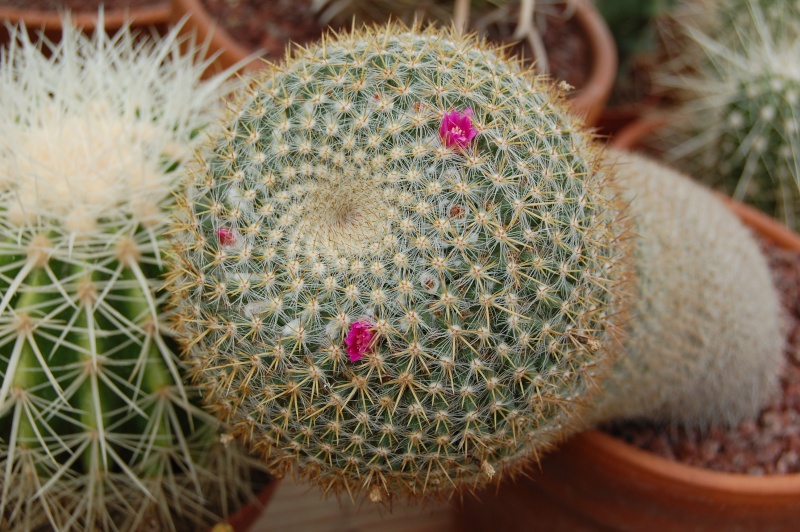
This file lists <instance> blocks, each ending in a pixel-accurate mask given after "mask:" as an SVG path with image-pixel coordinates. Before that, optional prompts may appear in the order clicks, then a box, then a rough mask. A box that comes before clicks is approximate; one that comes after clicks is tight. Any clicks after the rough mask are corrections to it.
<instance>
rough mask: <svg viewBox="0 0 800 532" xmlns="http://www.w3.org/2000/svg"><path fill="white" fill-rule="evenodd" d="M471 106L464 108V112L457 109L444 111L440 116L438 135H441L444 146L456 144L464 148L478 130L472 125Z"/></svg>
mask: <svg viewBox="0 0 800 532" xmlns="http://www.w3.org/2000/svg"><path fill="white" fill-rule="evenodd" d="M471 119H472V108H471V107H467V108H466V109H464V114H461V113H459V112H458V111H455V110H453V111H450V112H446V113H445V114H444V116H443V117H442V125H441V127H440V128H439V136H440V137H442V140H443V141H444V144H445V146H447V147H448V148H450V147H451V146H457V147H459V148H466V147H467V145H468V144H469V143H470V141H471V140H472V139H474V138H475V135H477V134H478V130H477V129H475V128H474V127H472V120H471Z"/></svg>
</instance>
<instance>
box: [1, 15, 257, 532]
mask: <svg viewBox="0 0 800 532" xmlns="http://www.w3.org/2000/svg"><path fill="white" fill-rule="evenodd" d="M177 35H178V34H177V30H173V31H171V32H170V33H169V34H168V35H166V36H165V37H163V38H152V39H147V38H143V37H141V36H136V35H134V34H133V33H132V32H131V31H130V29H129V28H124V29H123V30H121V31H120V32H119V33H118V34H117V35H115V36H112V37H109V36H107V35H106V34H105V33H104V31H103V26H102V23H101V25H100V27H99V29H98V30H97V31H96V32H95V33H94V35H93V37H87V36H86V35H84V34H82V33H81V31H80V30H79V29H76V28H75V27H73V26H72V24H71V22H70V21H69V19H66V20H65V21H64V33H63V38H62V40H61V41H60V42H58V43H50V42H46V43H45V44H35V43H33V42H31V41H30V40H29V38H28V34H27V32H26V31H25V30H24V28H12V29H11V37H12V40H11V44H10V46H9V47H8V48H7V49H5V50H4V51H3V52H2V60H0V374H2V386H1V387H0V486H1V488H0V489H1V491H2V498H1V499H0V522H2V525H1V527H2V529H3V530H38V529H44V528H50V527H52V528H54V529H57V530H98V529H102V530H145V529H147V530H150V529H153V530H175V529H188V530H197V529H198V527H202V526H208V525H210V524H212V523H214V522H215V521H217V520H219V519H220V518H221V516H223V515H225V514H227V513H228V512H230V511H232V510H234V509H236V508H237V507H238V506H239V505H240V504H241V503H242V502H243V501H245V500H247V499H248V498H249V497H251V496H252V489H253V487H254V484H253V481H254V480H255V479H254V478H251V473H257V472H258V471H261V475H262V476H264V475H265V473H264V468H263V466H260V465H257V464H258V462H257V461H255V460H254V459H252V458H251V457H250V456H249V455H248V454H247V453H246V452H245V451H244V450H243V449H242V448H241V447H240V446H239V445H237V444H233V443H230V442H229V441H228V440H226V436H225V435H221V432H220V430H221V426H220V423H219V421H218V420H217V419H216V418H214V417H213V416H210V415H209V414H207V413H205V412H203V411H202V410H201V409H200V408H199V407H198V403H199V401H198V398H199V395H198V393H197V391H196V390H195V389H194V388H192V387H189V386H185V385H184V384H183V382H184V381H183V378H184V377H183V375H182V373H183V370H184V369H185V368H184V366H183V364H182V363H181V361H180V358H179V357H178V356H177V355H176V353H175V352H174V351H173V349H172V347H170V346H171V345H174V340H172V339H170V338H168V337H165V336H163V335H164V334H167V333H169V330H168V327H167V325H166V319H165V313H164V312H163V310H162V308H163V306H164V296H163V295H162V292H160V291H159V290H158V288H159V286H160V285H161V284H162V280H161V279H160V277H161V275H162V269H161V267H162V261H161V253H162V252H163V249H164V247H165V235H164V230H165V227H166V224H167V217H166V214H165V210H166V209H167V208H168V206H169V205H170V204H171V202H172V196H171V195H172V189H173V188H174V186H175V183H176V182H177V181H179V180H180V177H179V176H180V175H181V172H180V170H181V168H182V166H183V163H184V160H185V159H186V158H187V157H188V156H189V155H190V154H191V150H192V146H193V145H194V144H195V143H196V139H197V138H199V137H198V135H197V132H198V131H199V130H200V129H201V128H203V127H205V126H206V125H207V124H208V123H209V121H210V120H211V118H210V117H211V116H212V110H213V109H215V108H220V107H222V105H221V102H220V98H221V97H222V96H223V95H225V94H226V93H227V92H229V90H230V86H228V85H227V84H226V82H225V79H226V75H225V74H223V75H219V76H216V77H214V78H212V79H210V80H208V81H201V80H200V77H201V75H202V73H203V71H204V69H205V67H206V66H207V63H203V62H201V61H199V60H198V59H197V58H198V57H200V55H199V54H201V53H202V52H203V51H204V50H203V49H201V48H198V47H197V46H195V45H193V44H191V43H187V46H188V54H187V55H181V54H180V50H179V48H180V45H181V40H180V39H179V38H178V37H177ZM221 437H222V441H221V440H220V438H221Z"/></svg>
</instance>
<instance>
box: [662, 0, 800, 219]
mask: <svg viewBox="0 0 800 532" xmlns="http://www.w3.org/2000/svg"><path fill="white" fill-rule="evenodd" d="M738 4H744V5H743V6H742V7H741V8H740V9H739V10H738V11H731V13H735V16H734V15H731V14H729V13H728V10H725V13H726V14H722V13H719V14H718V15H719V17H720V19H719V20H723V21H724V22H723V23H721V22H719V20H718V21H717V24H718V26H713V27H712V28H711V29H709V30H708V32H707V33H703V32H702V31H700V30H699V29H698V28H697V27H695V26H693V25H690V24H689V23H687V29H686V32H687V33H688V34H689V35H690V36H691V37H692V38H693V39H694V40H695V41H696V43H697V44H695V45H694V46H690V47H688V49H687V50H686V51H685V52H684V54H685V57H684V58H683V59H682V60H681V61H679V64H682V65H687V64H688V65H690V66H691V67H692V69H693V73H691V74H690V75H685V76H673V77H672V78H671V79H669V80H668V81H667V83H668V84H671V85H672V86H674V87H676V88H679V89H680V90H681V91H682V92H683V93H684V94H685V97H686V100H687V101H686V102H685V103H684V104H683V107H682V108H681V109H680V110H679V111H678V112H677V113H674V114H673V115H672V116H673V117H674V119H673V120H672V125H671V127H670V128H669V129H668V130H667V131H666V133H665V134H663V135H661V136H660V138H661V139H662V140H664V141H665V142H667V143H668V145H671V146H672V147H671V148H670V151H669V153H668V157H669V160H671V161H672V162H674V163H676V164H677V165H678V166H679V167H680V168H682V169H685V170H686V171H687V172H688V173H690V174H691V175H696V176H698V177H700V176H703V177H704V180H705V181H706V182H707V183H709V184H710V185H712V186H715V187H718V188H721V189H722V190H723V191H725V192H726V193H728V194H729V195H732V196H733V197H734V198H736V199H739V200H742V201H745V202H747V203H751V204H753V205H755V206H757V207H758V208H760V209H761V210H764V211H765V212H767V213H769V214H774V215H775V216H777V217H779V218H781V219H783V220H784V221H785V222H786V223H787V224H788V225H789V226H791V227H793V228H795V229H797V228H798V224H799V223H800V188H799V187H800V170H799V169H800V162H798V146H800V132H798V131H799V128H798V114H800V69H798V67H797V57H798V56H800V31H798V30H800V23H798V22H797V20H798V16H800V10H798V9H799V7H800V6H799V5H798V4H797V2H795V1H789V0H786V1H783V2H776V4H780V5H781V6H783V10H782V11H781V12H780V14H779V13H778V12H776V11H775V10H774V9H773V7H774V6H766V5H765V6H764V7H763V9H762V4H767V3H766V2H755V1H753V0H748V1H747V2H738ZM715 12H716V11H715ZM698 45H699V46H698ZM698 48H699V49H700V50H701V53H698V52H697V49H698Z"/></svg>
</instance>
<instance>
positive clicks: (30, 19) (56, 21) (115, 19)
mask: <svg viewBox="0 0 800 532" xmlns="http://www.w3.org/2000/svg"><path fill="white" fill-rule="evenodd" d="M67 11H69V10H68V9H67V10H60V11H53V10H36V9H19V8H14V7H0V19H4V20H6V21H8V22H11V23H12V24H16V23H19V22H24V23H25V26H26V27H27V28H28V29H29V30H36V29H39V28H42V27H44V28H46V29H48V30H60V29H61V28H62V26H61V16H62V13H64V12H67ZM170 13H171V7H170V5H169V2H162V3H161V4H160V5H153V6H144V7H128V8H121V9H111V10H105V11H104V12H103V20H104V26H105V28H106V29H107V30H108V29H117V28H121V27H122V26H123V25H124V24H126V23H128V22H133V23H135V25H136V26H149V25H157V24H163V23H165V22H167V21H168V20H169V17H170ZM71 17H72V22H73V23H74V24H75V25H76V26H80V27H82V28H83V29H84V30H92V29H94V28H95V27H96V26H97V13H96V12H94V11H92V12H75V11H73V12H72V14H71Z"/></svg>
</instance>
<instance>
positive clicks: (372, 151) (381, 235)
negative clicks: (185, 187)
mask: <svg viewBox="0 0 800 532" xmlns="http://www.w3.org/2000/svg"><path fill="white" fill-rule="evenodd" d="M560 99H561V98H560V96H559V95H558V94H556V93H555V92H553V91H552V89H551V87H550V85H549V84H547V83H545V82H544V81H543V80H540V79H533V77H532V76H528V75H525V74H524V73H523V72H522V71H521V69H520V67H519V65H517V64H516V63H511V62H508V61H506V60H504V59H502V58H501V57H500V56H499V55H498V54H497V53H496V52H495V51H494V50H492V49H489V48H488V47H487V46H486V45H485V44H484V43H479V42H478V41H476V40H475V39H472V38H463V37H458V36H456V35H455V34H452V33H449V32H444V33H437V32H435V31H433V30H431V31H428V32H425V33H422V34H418V33H414V32H407V31H403V30H402V29H400V28H396V27H395V28H391V27H390V28H388V29H380V30H375V31H373V30H363V31H361V32H357V33H355V34H353V35H344V36H340V37H339V38H338V40H335V41H334V40H328V41H324V42H323V43H322V44H321V45H318V46H315V47H312V48H310V49H308V50H304V51H300V52H298V55H297V56H296V57H294V58H293V59H292V60H291V61H290V62H289V63H288V64H286V65H282V66H275V67H272V68H271V69H269V70H267V72H266V73H264V74H263V75H262V76H261V77H260V79H258V80H257V81H256V82H254V83H253V84H252V86H251V88H250V90H249V92H248V93H247V94H246V95H245V96H243V100H242V101H241V102H240V103H239V104H238V105H236V106H235V107H234V108H233V109H232V111H231V112H230V116H229V119H228V120H227V122H226V127H225V130H224V133H222V134H220V135H218V136H216V137H214V138H213V139H211V141H210V144H209V146H208V147H207V149H205V150H204V151H203V152H202V161H201V163H200V164H199V165H198V167H197V168H196V169H195V170H194V172H193V174H192V179H191V182H190V184H189V191H188V193H187V197H186V198H185V204H186V205H185V213H184V217H183V220H182V222H181V223H180V224H179V225H178V231H177V233H178V237H177V238H178V239H179V243H178V245H177V255H178V260H177V264H176V270H175V273H174V275H173V278H172V282H171V290H173V291H174V293H175V295H174V301H175V303H176V305H177V306H178V307H179V311H180V312H179V324H180V330H181V334H182V336H183V341H184V342H185V344H186V345H187V347H188V348H189V352H190V359H191V361H192V363H193V364H194V365H195V371H196V374H197V377H198V378H199V380H200V383H201V384H202V385H203V386H205V387H207V388H208V398H209V402H210V404H211V408H212V409H215V410H216V411H217V413H218V414H219V415H220V416H222V417H223V418H224V419H226V420H229V421H230V423H231V424H232V425H233V430H234V431H235V433H236V434H238V435H239V436H242V437H243V438H244V439H245V440H246V441H247V442H248V443H249V444H250V445H251V446H252V447H253V448H254V449H256V450H258V451H260V452H261V453H262V454H263V455H264V457H265V458H266V460H267V461H268V462H269V464H270V467H271V469H272V470H273V471H274V472H276V473H277V474H279V475H281V474H284V473H286V472H288V471H290V470H294V471H295V472H296V473H299V474H300V475H302V476H304V477H307V478H311V479H313V480H315V481H316V482H317V483H319V484H321V485H322V486H324V487H325V489H326V490H330V491H335V492H339V491H347V492H349V493H351V494H355V493H357V492H361V491H364V492H368V493H369V495H370V497H371V498H372V499H374V500H377V499H381V498H383V497H385V496H386V495H387V494H392V495H398V496H403V495H411V494H424V493H435V492H440V491H445V490H450V489H451V488H452V487H454V486H456V485H462V484H466V485H478V484H481V483H484V482H486V481H488V480H489V479H490V478H491V477H492V475H493V474H494V472H495V471H505V470H513V469H514V468H516V467H518V466H520V465H521V464H523V463H525V461H526V460H528V459H529V458H530V457H531V456H532V455H533V456H536V455H537V453H538V452H540V451H541V450H542V449H546V448H548V447H550V446H551V445H552V444H553V443H554V442H556V441H557V440H558V439H559V438H561V437H562V436H563V435H564V434H566V433H568V432H569V430H571V429H573V427H574V426H577V425H579V424H580V422H581V420H580V415H581V412H582V411H583V410H584V408H585V407H586V405H587V402H588V397H589V396H590V393H591V392H592V391H593V390H595V389H596V386H595V379H596V377H597V376H599V375H600V374H601V373H602V372H603V369H604V368H605V367H607V366H608V363H609V362H610V359H611V354H612V353H614V352H616V350H614V349H603V347H604V346H608V345H610V344H612V343H613V342H614V334H613V333H614V331H615V330H616V325H617V324H618V323H619V321H620V320H621V312H620V311H621V310H622V309H623V306H622V303H621V301H622V297H621V296H620V291H619V290H618V286H617V285H618V284H619V283H620V282H621V281H622V278H623V275H624V268H623V266H624V264H625V262H624V261H621V260H619V259H620V257H621V256H624V253H623V252H624V249H626V248H625V246H621V245H619V244H620V242H619V234H620V232H622V231H623V229H624V227H625V224H624V223H619V220H618V217H619V215H620V212H619V208H618V205H617V203H616V200H615V199H614V195H613V194H609V192H610V191H612V190H613V189H610V188H609V187H610V184H609V183H608V181H607V179H606V177H607V176H606V174H604V173H603V172H601V171H599V170H598V168H597V159H598V153H597V148H596V147H595V145H594V144H593V143H592V142H591V141H592V139H591V135H590V134H588V133H586V132H584V131H583V130H582V128H581V127H580V124H579V121H578V119H576V118H573V117H571V116H570V115H569V114H567V113H566V112H565V111H564V109H563V108H562V104H561V102H560Z"/></svg>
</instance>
